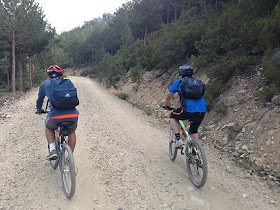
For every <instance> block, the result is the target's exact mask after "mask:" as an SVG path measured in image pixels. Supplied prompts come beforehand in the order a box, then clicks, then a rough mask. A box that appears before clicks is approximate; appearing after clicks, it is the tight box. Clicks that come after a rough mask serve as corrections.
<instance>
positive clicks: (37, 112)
mask: <svg viewBox="0 0 280 210" xmlns="http://www.w3.org/2000/svg"><path fill="white" fill-rule="evenodd" d="M42 113H47V112H46V111H45V110H44V109H41V110H37V111H36V112H35V114H42Z"/></svg>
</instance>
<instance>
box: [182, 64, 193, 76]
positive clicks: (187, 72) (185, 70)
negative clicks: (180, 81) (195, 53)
mask: <svg viewBox="0 0 280 210" xmlns="http://www.w3.org/2000/svg"><path fill="white" fill-rule="evenodd" d="M193 71H194V69H193V67H191V66H188V65H183V66H180V68H179V74H180V75H182V76H183V77H185V76H192V75H193Z"/></svg>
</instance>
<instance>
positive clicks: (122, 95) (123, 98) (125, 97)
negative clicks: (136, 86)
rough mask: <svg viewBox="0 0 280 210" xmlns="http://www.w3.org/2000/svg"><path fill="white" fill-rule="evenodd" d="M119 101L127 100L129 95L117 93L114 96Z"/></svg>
mask: <svg viewBox="0 0 280 210" xmlns="http://www.w3.org/2000/svg"><path fill="white" fill-rule="evenodd" d="M116 95H117V96H118V97H119V98H120V99H122V100H125V101H126V100H128V98H129V95H128V94H127V93H117V94H116Z"/></svg>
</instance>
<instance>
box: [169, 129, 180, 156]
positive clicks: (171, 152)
mask: <svg viewBox="0 0 280 210" xmlns="http://www.w3.org/2000/svg"><path fill="white" fill-rule="evenodd" d="M175 143H176V139H175V135H174V133H173V130H172V128H171V129H170V135H169V158H170V160H172V161H174V160H175V159H176V157H177V152H178V148H176V147H175Z"/></svg>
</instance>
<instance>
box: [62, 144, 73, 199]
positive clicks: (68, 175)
mask: <svg viewBox="0 0 280 210" xmlns="http://www.w3.org/2000/svg"><path fill="white" fill-rule="evenodd" d="M61 178H62V183H63V190H64V193H65V195H66V197H67V198H69V199H71V198H72V197H73V195H74V193H75V187H76V175H75V164H74V157H73V153H72V150H71V148H70V146H69V145H68V144H63V147H62V158H61Z"/></svg>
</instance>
